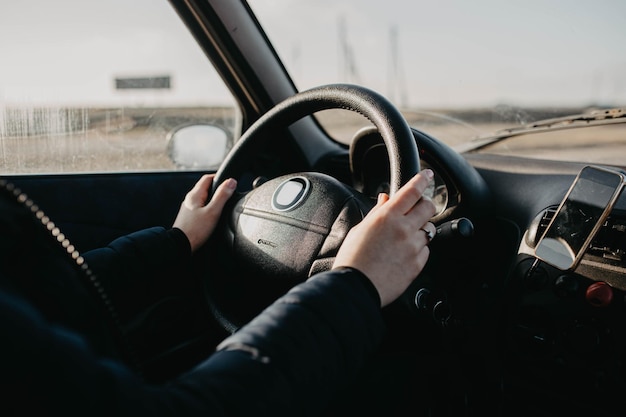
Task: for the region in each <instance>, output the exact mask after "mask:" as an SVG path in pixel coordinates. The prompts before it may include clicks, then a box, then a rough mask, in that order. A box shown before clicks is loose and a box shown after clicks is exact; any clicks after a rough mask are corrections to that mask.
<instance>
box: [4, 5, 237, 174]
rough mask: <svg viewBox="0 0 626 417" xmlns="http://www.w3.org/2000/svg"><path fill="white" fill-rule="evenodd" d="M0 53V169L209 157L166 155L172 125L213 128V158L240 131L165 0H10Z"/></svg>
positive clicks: (166, 163) (167, 165)
mask: <svg viewBox="0 0 626 417" xmlns="http://www.w3.org/2000/svg"><path fill="white" fill-rule="evenodd" d="M0 53H1V54H2V65H1V66H0V174H21V173H68V172H119V171H153V170H175V169H194V168H213V167H207V166H206V163H205V164H204V165H203V163H202V162H199V163H198V164H194V163H193V161H192V163H187V164H186V165H181V164H178V163H176V162H175V161H173V158H172V156H173V155H172V153H173V152H172V149H171V144H169V143H168V141H169V140H170V139H171V136H172V133H173V132H174V131H176V129H178V128H180V127H182V126H189V125H196V124H199V125H211V126H213V127H217V128H219V129H220V130H221V131H223V134H222V136H225V137H226V138H227V140H223V139H222V138H220V140H219V141H218V143H219V146H216V149H215V150H214V151H215V154H216V155H218V156H217V157H216V156H215V155H212V156H211V157H209V158H208V160H209V161H212V162H211V163H212V164H214V165H216V162H215V161H216V160H217V161H221V157H222V156H223V155H224V154H225V151H224V149H222V147H223V146H224V143H226V145H227V146H229V145H230V144H232V142H233V140H234V139H235V136H236V134H237V133H236V132H238V127H239V116H238V111H237V109H236V106H235V101H234V99H233V97H232V96H231V95H230V92H229V91H228V89H227V88H226V86H225V85H224V84H223V82H222V80H221V79H220V78H219V76H218V75H217V73H216V71H215V70H214V68H213V67H212V66H211V64H210V61H209V60H208V59H207V58H206V56H205V55H204V54H203V52H202V51H201V50H200V48H199V47H198V45H197V44H196V42H195V40H194V39H193V37H192V36H191V34H190V33H189V32H188V30H187V28H186V27H185V25H184V24H183V22H182V21H181V20H180V19H179V17H178V16H177V14H176V12H175V11H174V9H173V8H172V7H171V6H170V5H169V4H168V3H167V2H165V1H153V0H133V1H124V0H110V1H106V2H103V1H85V0H61V1H54V2H50V1H45V0H40V1H35V2H9V3H6V4H3V6H2V13H0ZM224 133H225V135H224Z"/></svg>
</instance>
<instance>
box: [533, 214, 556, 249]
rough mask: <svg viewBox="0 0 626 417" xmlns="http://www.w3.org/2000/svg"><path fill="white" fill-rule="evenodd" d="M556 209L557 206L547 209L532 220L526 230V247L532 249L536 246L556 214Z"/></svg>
mask: <svg viewBox="0 0 626 417" xmlns="http://www.w3.org/2000/svg"><path fill="white" fill-rule="evenodd" d="M557 208H558V207H557V206H552V207H548V208H547V209H545V210H544V211H542V212H541V213H539V214H538V215H537V217H535V218H534V220H533V221H532V223H531V224H530V227H529V228H528V234H527V236H526V244H527V245H528V246H530V247H531V248H533V249H534V248H535V247H536V246H537V243H538V242H539V239H540V238H541V236H543V234H544V233H545V231H546V229H547V228H548V225H549V224H550V222H551V221H552V218H553V217H554V215H555V214H556V210H557Z"/></svg>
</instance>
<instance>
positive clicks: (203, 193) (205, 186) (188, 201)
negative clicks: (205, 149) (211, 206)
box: [184, 174, 215, 209]
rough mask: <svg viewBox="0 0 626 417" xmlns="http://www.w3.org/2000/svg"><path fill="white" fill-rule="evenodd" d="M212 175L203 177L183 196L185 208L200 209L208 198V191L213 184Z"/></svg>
mask: <svg viewBox="0 0 626 417" xmlns="http://www.w3.org/2000/svg"><path fill="white" fill-rule="evenodd" d="M214 177H215V175H214V174H205V175H203V176H202V177H201V178H200V179H199V180H198V181H197V182H196V183H195V185H194V186H193V188H192V189H191V190H189V192H188V193H187V195H186V196H185V201H184V203H185V206H187V208H190V209H191V208H194V207H202V206H204V204H205V203H206V201H207V199H208V197H209V189H210V187H211V184H212V183H213V178H214Z"/></svg>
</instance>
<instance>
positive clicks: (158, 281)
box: [83, 227, 191, 317]
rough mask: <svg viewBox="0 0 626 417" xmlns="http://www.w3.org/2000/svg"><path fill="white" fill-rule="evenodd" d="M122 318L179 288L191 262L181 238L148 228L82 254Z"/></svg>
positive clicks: (171, 231) (186, 243) (178, 233)
mask: <svg viewBox="0 0 626 417" xmlns="http://www.w3.org/2000/svg"><path fill="white" fill-rule="evenodd" d="M83 258H84V259H85V261H86V263H87V265H89V268H90V269H91V270H92V271H93V272H94V273H95V274H96V276H97V277H98V279H99V280H100V281H101V283H102V284H103V286H104V288H105V290H106V291H107V293H109V295H111V296H112V298H113V299H114V300H116V304H117V305H118V307H119V308H120V309H122V311H120V312H119V313H120V314H121V315H122V316H123V317H132V316H133V315H134V314H136V313H137V312H138V311H140V310H141V309H142V308H145V306H146V305H149V304H151V303H153V302H155V301H156V300H158V299H159V298H161V297H162V296H163V295H164V294H167V293H168V292H171V289H172V287H173V286H175V285H177V284H181V285H182V284H183V283H182V281H184V280H185V279H186V278H187V273H186V271H187V268H188V265H189V261H190V258H191V246H190V245H189V241H188V240H187V237H186V236H185V234H184V233H183V232H182V231H181V230H180V229H176V228H172V229H165V228H163V227H152V228H149V229H145V230H141V231H138V232H134V233H131V234H128V235H126V236H122V237H120V238H118V239H116V240H114V241H113V242H111V243H110V244H109V245H107V246H106V247H103V248H98V249H94V250H91V251H88V252H85V253H84V254H83Z"/></svg>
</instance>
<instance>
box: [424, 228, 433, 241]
mask: <svg viewBox="0 0 626 417" xmlns="http://www.w3.org/2000/svg"><path fill="white" fill-rule="evenodd" d="M420 230H421V231H422V232H424V233H426V239H428V241H429V242H430V241H431V240H433V238H434V237H435V234H434V233H433V232H432V231H430V230H426V229H424V228H423V227H422V228H421V229H420Z"/></svg>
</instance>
